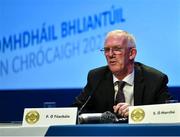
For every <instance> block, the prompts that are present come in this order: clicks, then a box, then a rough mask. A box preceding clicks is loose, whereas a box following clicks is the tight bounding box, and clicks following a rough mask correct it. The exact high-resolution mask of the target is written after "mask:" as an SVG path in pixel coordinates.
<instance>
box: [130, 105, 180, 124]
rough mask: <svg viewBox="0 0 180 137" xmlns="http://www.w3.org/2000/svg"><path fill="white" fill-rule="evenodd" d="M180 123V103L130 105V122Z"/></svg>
mask: <svg viewBox="0 0 180 137" xmlns="http://www.w3.org/2000/svg"><path fill="white" fill-rule="evenodd" d="M145 123H180V103H172V104H158V105H142V106H131V107H129V124H145Z"/></svg>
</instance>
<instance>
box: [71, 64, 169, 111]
mask: <svg viewBox="0 0 180 137" xmlns="http://www.w3.org/2000/svg"><path fill="white" fill-rule="evenodd" d="M134 70H135V77H134V105H147V104H159V103H165V100H167V99H169V98H170V95H169V93H168V87H167V83H168V77H167V76H166V75H165V74H163V73H162V72H160V71H158V70H156V69H154V68H151V67H149V66H146V65H144V64H142V63H138V62H136V63H135V68H134ZM87 80H88V81H87V85H86V86H85V88H84V90H83V92H82V93H81V94H80V95H79V96H78V97H76V102H75V103H74V106H77V107H78V108H81V107H82V105H83V104H84V103H85V102H86V100H87V99H88V97H89V98H90V100H88V103H87V104H86V105H85V107H84V108H83V111H82V112H96V113H98V112H99V113H103V112H105V111H111V112H113V105H114V92H115V91H114V85H113V76H112V72H111V71H110V70H109V68H108V66H104V67H100V68H97V69H94V70H91V71H90V72H89V73H88V79H87Z"/></svg>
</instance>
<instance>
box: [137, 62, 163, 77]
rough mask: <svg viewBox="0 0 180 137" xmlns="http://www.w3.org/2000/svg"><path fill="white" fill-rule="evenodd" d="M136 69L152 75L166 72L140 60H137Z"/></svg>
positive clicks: (161, 74)
mask: <svg viewBox="0 0 180 137" xmlns="http://www.w3.org/2000/svg"><path fill="white" fill-rule="evenodd" d="M135 69H138V70H141V71H142V72H143V73H145V74H149V75H151V76H165V75H166V74H165V73H163V72H162V71H160V70H158V69H156V68H153V67H151V66H148V65H145V64H143V63H140V62H135Z"/></svg>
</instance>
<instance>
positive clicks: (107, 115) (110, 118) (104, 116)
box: [78, 111, 128, 124]
mask: <svg viewBox="0 0 180 137" xmlns="http://www.w3.org/2000/svg"><path fill="white" fill-rule="evenodd" d="M78 122H79V124H90V123H127V122H128V118H117V116H116V115H115V114H113V113H111V112H110V111H106V112H104V113H86V114H81V115H79V117H78Z"/></svg>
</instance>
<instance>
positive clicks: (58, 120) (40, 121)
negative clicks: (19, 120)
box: [22, 107, 77, 126]
mask: <svg viewBox="0 0 180 137" xmlns="http://www.w3.org/2000/svg"><path fill="white" fill-rule="evenodd" d="M76 119H77V108H76V107H69V108H25V109H24V115H23V124H22V125H23V126H50V125H75V124H76Z"/></svg>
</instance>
